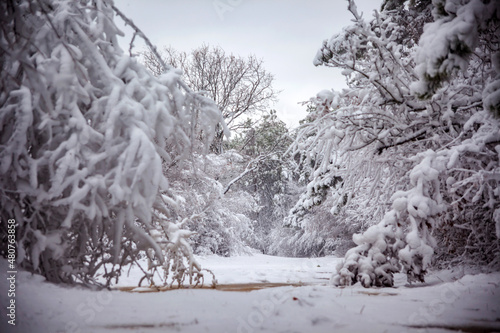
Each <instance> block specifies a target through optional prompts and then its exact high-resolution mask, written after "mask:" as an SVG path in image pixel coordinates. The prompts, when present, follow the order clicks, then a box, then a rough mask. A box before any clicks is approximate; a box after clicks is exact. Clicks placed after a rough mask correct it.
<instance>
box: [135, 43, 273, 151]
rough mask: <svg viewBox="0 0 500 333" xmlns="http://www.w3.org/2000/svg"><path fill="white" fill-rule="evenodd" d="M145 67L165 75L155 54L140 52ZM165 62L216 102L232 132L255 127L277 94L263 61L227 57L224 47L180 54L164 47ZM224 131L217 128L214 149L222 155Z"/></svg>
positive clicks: (197, 49)
mask: <svg viewBox="0 0 500 333" xmlns="http://www.w3.org/2000/svg"><path fill="white" fill-rule="evenodd" d="M141 55H142V58H143V61H144V64H145V65H146V67H147V68H148V69H149V70H151V71H152V72H153V73H154V74H155V75H158V74H160V73H161V72H162V64H161V63H162V61H161V59H158V58H157V57H156V56H155V54H154V52H152V51H146V52H142V53H141ZM161 55H162V57H163V60H164V61H165V62H167V63H168V64H170V65H172V66H174V67H176V68H179V69H181V70H182V71H183V74H184V78H185V80H186V83H187V84H188V85H189V86H190V87H191V88H192V89H193V90H195V91H199V92H204V93H205V95H206V96H208V97H209V98H211V99H213V100H214V101H215V103H216V104H217V106H218V107H219V110H220V111H221V112H222V115H223V117H224V120H225V122H226V124H227V126H228V128H229V129H230V130H231V131H239V130H241V129H245V128H248V127H249V126H253V124H254V123H255V121H256V120H258V119H259V118H260V117H261V116H262V115H263V114H265V113H266V111H267V110H268V106H269V103H270V102H272V101H274V100H275V98H276V95H277V92H276V90H275V89H274V88H273V86H272V84H273V81H274V77H273V75H272V74H270V73H269V72H268V71H266V69H265V68H264V63H263V61H262V59H258V58H257V57H255V56H254V55H250V56H248V57H246V58H244V57H241V56H235V55H233V54H226V52H225V51H224V50H223V49H222V48H221V47H210V46H209V45H203V46H201V47H198V48H196V49H193V50H192V51H190V52H189V53H188V52H180V51H177V50H175V49H173V48H172V47H165V48H164V49H163V52H161ZM223 138H224V128H223V127H222V126H221V127H218V129H217V133H216V139H215V141H214V143H213V146H212V150H213V151H214V152H216V153H220V152H222V150H223V149H222V148H223V142H222V140H223Z"/></svg>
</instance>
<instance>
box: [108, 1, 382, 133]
mask: <svg viewBox="0 0 500 333" xmlns="http://www.w3.org/2000/svg"><path fill="white" fill-rule="evenodd" d="M380 3H381V0H357V1H356V4H357V6H358V11H359V12H363V13H364V15H363V16H364V17H365V18H369V17H371V15H372V12H373V10H374V9H379V8H378V7H380ZM115 4H116V6H117V7H118V8H119V9H120V10H122V11H123V12H124V13H125V14H126V15H127V16H128V17H129V18H130V19H132V21H134V23H135V24H136V25H137V26H138V27H139V28H140V29H141V30H142V31H144V33H145V34H146V35H147V36H148V37H149V38H150V40H151V41H152V42H153V44H155V45H156V46H157V47H159V48H160V49H161V48H162V47H163V46H168V45H171V46H172V47H174V48H175V49H177V50H180V51H190V50H192V49H194V48H196V47H199V46H201V45H202V44H203V43H205V44H209V45H214V46H215V45H218V46H220V47H222V48H223V49H224V50H225V51H226V53H234V54H236V55H240V56H243V57H246V56H248V55H250V54H253V55H255V56H256V57H257V58H261V59H263V61H264V68H265V69H266V70H267V71H268V72H270V73H271V74H273V75H274V77H275V82H274V88H275V89H277V90H281V91H282V92H281V93H280V94H279V96H278V99H279V101H278V102H277V103H276V104H275V105H273V106H272V108H274V109H276V110H277V112H278V117H279V118H280V119H282V120H283V121H285V123H286V124H287V125H288V126H290V127H294V126H297V125H298V121H299V120H300V119H302V118H304V116H305V114H306V112H305V107H304V106H301V105H299V104H297V103H298V102H301V101H306V100H308V99H309V98H310V97H313V96H315V95H316V93H318V92H319V91H321V90H323V89H331V88H333V89H336V90H340V89H342V88H343V87H345V80H344V78H343V76H341V75H340V72H339V71H336V70H334V69H331V68H327V67H315V66H314V65H313V64H312V60H313V58H314V56H315V54H316V52H317V50H318V49H319V47H320V46H321V43H322V41H323V40H324V39H329V38H330V37H331V36H332V35H333V34H334V33H336V32H340V31H341V30H342V27H344V26H346V25H348V24H350V23H351V18H352V16H351V14H350V13H349V12H348V11H347V1H342V0H309V1H308V0H184V1H180V0H143V1H137V0H115ZM116 22H117V24H118V26H119V27H120V28H121V29H122V30H123V31H124V32H125V33H126V39H125V40H123V41H122V44H121V46H122V48H123V49H124V50H128V42H129V41H130V39H131V36H132V33H131V30H130V29H129V28H125V27H124V26H123V25H122V24H121V22H122V21H121V19H119V18H118V19H116ZM135 45H136V47H138V49H137V48H136V49H134V50H135V51H138V50H140V49H142V47H143V45H144V44H141V43H139V42H136V43H135Z"/></svg>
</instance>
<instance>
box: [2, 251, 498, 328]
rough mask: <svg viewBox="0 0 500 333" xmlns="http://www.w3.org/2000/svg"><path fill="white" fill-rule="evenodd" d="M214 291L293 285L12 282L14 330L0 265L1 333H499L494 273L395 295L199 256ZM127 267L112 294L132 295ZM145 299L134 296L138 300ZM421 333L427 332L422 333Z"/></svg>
mask: <svg viewBox="0 0 500 333" xmlns="http://www.w3.org/2000/svg"><path fill="white" fill-rule="evenodd" d="M197 260H198V261H199V262H200V263H201V264H202V266H203V267H206V268H209V269H210V270H212V271H213V272H214V273H215V274H216V276H217V279H218V280H219V284H221V285H222V284H241V283H294V284H298V285H300V284H302V285H300V286H282V287H277V288H265V289H261V290H253V291H240V292H229V291H223V290H213V289H175V290H171V291H167V292H150V293H139V292H125V291H119V290H113V291H106V290H105V291H90V290H84V289H79V288H68V287H63V286H56V285H52V284H49V283H46V282H44V281H43V278H42V277H41V276H38V275H31V274H29V273H26V272H18V273H17V276H16V277H17V284H16V298H15V299H16V326H15V327H12V326H10V325H8V324H7V320H6V319H5V318H6V315H5V311H6V307H5V304H6V300H5V296H6V295H5V294H6V293H4V291H5V290H6V288H7V283H8V281H7V277H6V272H7V271H8V269H7V264H8V263H7V261H6V260H5V259H0V272H2V273H1V278H0V289H1V290H2V307H1V309H2V320H1V321H0V331H1V332H6V333H8V332H40V333H43V332H51V333H53V332H97V333H101V332H102V333H110V332H147V333H149V332H151V333H153V332H170V331H176V332H185V333H188V332H245V333H248V332H333V331H335V332H384V331H385V332H419V331H423V332H446V331H449V330H459V329H461V330H464V331H477V332H479V331H487V330H489V331H500V323H499V322H498V318H500V302H499V299H500V298H499V294H500V272H496V273H490V274H477V275H464V271H462V270H455V271H452V270H445V271H432V272H430V274H429V276H428V278H427V283H425V284H415V285H407V284H406V277H405V276H404V275H403V274H396V276H395V287H394V288H370V289H365V288H363V287H361V285H360V284H359V283H358V284H356V285H354V286H351V287H345V288H335V287H333V286H331V285H330V284H329V283H328V278H329V277H330V276H331V274H332V273H333V271H334V270H335V268H334V267H335V266H336V264H337V263H338V262H339V261H340V259H339V258H335V257H324V258H282V257H272V256H266V255H262V254H254V255H248V256H238V257H229V258H224V257H218V256H214V255H212V256H205V257H197ZM141 274H142V273H141V272H140V271H139V270H138V269H137V268H136V267H135V268H134V267H133V268H132V269H131V271H130V275H129V276H128V277H126V276H124V277H123V279H122V281H121V282H120V284H119V285H120V286H125V285H129V286H133V285H135V286H137V278H138V277H139V276H140V275H141ZM138 290H142V291H147V290H148V288H146V287H144V286H143V287H142V288H141V289H136V291H138ZM421 328H426V329H425V330H422V329H421Z"/></svg>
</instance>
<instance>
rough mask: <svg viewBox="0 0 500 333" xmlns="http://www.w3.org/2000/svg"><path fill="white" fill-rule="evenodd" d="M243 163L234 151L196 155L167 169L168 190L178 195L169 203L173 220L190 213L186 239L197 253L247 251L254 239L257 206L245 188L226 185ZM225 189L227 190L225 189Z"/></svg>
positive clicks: (233, 253) (242, 158)
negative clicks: (254, 214) (187, 237)
mask: <svg viewBox="0 0 500 333" xmlns="http://www.w3.org/2000/svg"><path fill="white" fill-rule="evenodd" d="M245 165H246V163H245V158H244V157H243V156H241V155H240V154H238V153H236V152H234V151H227V152H225V153H222V154H219V155H216V154H208V155H206V156H198V155H197V156H195V157H194V158H192V159H189V160H186V161H183V162H182V163H180V164H178V165H175V166H172V167H170V168H168V169H167V170H166V173H167V174H168V175H169V179H170V180H171V184H170V185H171V188H170V190H171V193H172V194H173V195H174V196H175V197H176V198H177V202H176V204H175V205H174V206H173V207H172V213H173V214H175V215H173V216H174V218H175V219H176V220H181V219H184V218H186V217H189V216H191V215H193V214H197V215H199V217H198V218H197V219H190V220H189V221H188V222H187V223H186V227H187V228H188V229H189V230H191V231H193V235H192V237H191V238H190V240H189V242H190V243H191V245H192V247H193V249H194V251H195V253H196V254H218V255H222V256H231V255H236V254H240V253H247V252H249V251H250V248H249V247H248V246H249V245H251V244H252V243H254V242H255V239H254V238H255V235H254V224H255V222H254V220H253V219H252V218H251V216H252V215H253V213H255V212H256V211H258V210H259V209H260V207H259V205H258V204H257V202H256V200H255V198H253V197H252V196H251V195H250V194H249V193H248V192H246V191H243V190H241V189H236V188H235V187H233V188H232V189H231V190H230V191H227V192H226V191H225V189H226V187H225V185H226V184H228V183H229V182H230V181H231V180H232V179H233V178H235V177H237V176H238V174H239V173H240V172H241V169H242V168H244V166H245ZM224 192H226V193H224Z"/></svg>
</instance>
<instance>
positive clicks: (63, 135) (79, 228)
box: [0, 0, 222, 284]
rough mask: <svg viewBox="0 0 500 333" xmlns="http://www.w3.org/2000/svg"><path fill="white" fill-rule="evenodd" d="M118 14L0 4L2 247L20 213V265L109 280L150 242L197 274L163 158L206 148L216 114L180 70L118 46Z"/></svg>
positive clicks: (78, 6)
mask: <svg viewBox="0 0 500 333" xmlns="http://www.w3.org/2000/svg"><path fill="white" fill-rule="evenodd" d="M115 12H117V13H120V12H119V11H118V9H116V8H115V7H114V6H113V2H112V1H108V0H92V1H90V0H88V1H85V0H84V1H60V0H41V1H24V0H17V1H16V0H9V1H2V2H1V3H0V13H1V14H0V22H1V29H0V46H1V50H2V60H1V66H2V71H1V74H0V75H1V81H0V88H1V89H0V91H1V92H0V133H1V135H0V206H1V209H0V219H1V221H2V224H1V234H0V238H1V239H2V254H3V255H5V254H6V253H7V252H6V248H5V247H4V244H6V240H7V229H6V221H7V220H8V219H15V220H16V223H17V227H16V228H17V229H16V230H17V234H16V237H17V238H16V241H17V243H16V244H17V250H18V252H17V262H18V263H19V264H20V265H21V266H22V267H24V268H26V269H28V270H30V271H33V272H39V273H41V274H42V275H44V276H45V277H46V278H47V279H48V280H49V281H53V282H65V283H75V282H82V283H85V284H92V283H95V280H94V278H93V276H94V275H95V273H96V272H97V271H98V270H99V269H100V268H101V267H102V266H103V265H104V266H105V267H106V273H105V277H104V278H105V279H106V280H107V281H108V283H109V282H110V280H111V279H112V278H115V277H118V276H119V274H120V267H121V266H122V265H124V264H127V263H130V262H132V261H134V260H135V259H136V256H137V254H138V253H139V251H140V250H147V249H153V250H154V252H155V255H156V257H157V259H159V260H160V262H168V261H169V260H174V261H177V262H178V261H179V258H181V259H182V260H187V261H188V263H187V264H186V265H187V267H188V269H187V270H184V271H183V272H184V273H183V274H187V275H190V276H192V275H193V274H195V273H196V271H199V265H198V264H197V263H196V262H193V258H192V256H191V257H189V252H190V249H189V248H188V245H186V244H187V243H186V242H184V241H180V240H179V239H180V238H185V237H187V236H188V234H186V233H184V232H182V231H179V230H178V226H179V225H174V222H176V221H175V220H173V219H172V218H171V213H170V210H169V203H171V202H172V201H173V199H172V198H169V192H168V191H167V190H168V188H169V182H168V179H167V178H166V177H165V176H164V174H163V172H162V163H163V164H164V163H170V164H171V163H175V162H177V161H181V160H183V159H185V158H186V157H188V156H190V155H191V154H192V152H193V150H194V149H195V147H196V146H204V147H205V150H206V149H207V147H208V146H209V143H210V141H211V139H212V138H213V133H214V129H215V127H216V126H217V124H218V123H219V122H220V121H221V120H222V118H221V114H220V112H219V111H218V109H217V107H216V105H215V104H214V103H213V102H212V101H210V100H209V99H208V98H206V97H204V96H202V95H199V94H196V93H193V92H192V91H191V90H190V89H189V88H188V87H187V85H186V84H184V83H183V81H182V80H181V76H180V72H179V71H177V70H175V69H173V68H170V67H169V66H165V67H164V70H163V72H162V74H161V75H159V76H158V77H155V76H153V75H152V74H151V73H150V72H149V71H148V70H147V69H146V68H145V67H144V66H142V65H141V64H139V63H138V62H137V61H136V60H135V59H133V58H130V57H129V56H127V55H126V54H124V52H123V51H122V50H121V49H120V47H119V45H118V43H117V36H118V35H120V34H121V32H120V31H119V30H118V29H117V28H116V26H115V25H114V23H113V20H114V13H115ZM120 14H121V13H120ZM129 23H131V22H129ZM137 33H139V34H140V32H139V31H137ZM200 138H201V141H199V140H200ZM196 142H200V143H201V145H196V144H195V143H196ZM176 226H177V227H176ZM158 228H163V230H164V231H165V233H166V235H165V236H166V237H167V239H168V240H169V241H170V242H171V243H172V244H174V245H173V247H172V246H170V247H169V249H168V250H169V251H167V252H165V251H163V250H162V249H161V248H160V246H159V245H158V243H157V242H156V241H155V239H154V237H152V235H151V234H150V233H152V234H154V235H156V233H155V231H154V230H156V229H158ZM154 235H153V236H154ZM173 240H179V241H175V242H174V241H173ZM163 254H164V255H167V257H165V256H164V255H163ZM179 272H181V270H178V271H177V273H179Z"/></svg>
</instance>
